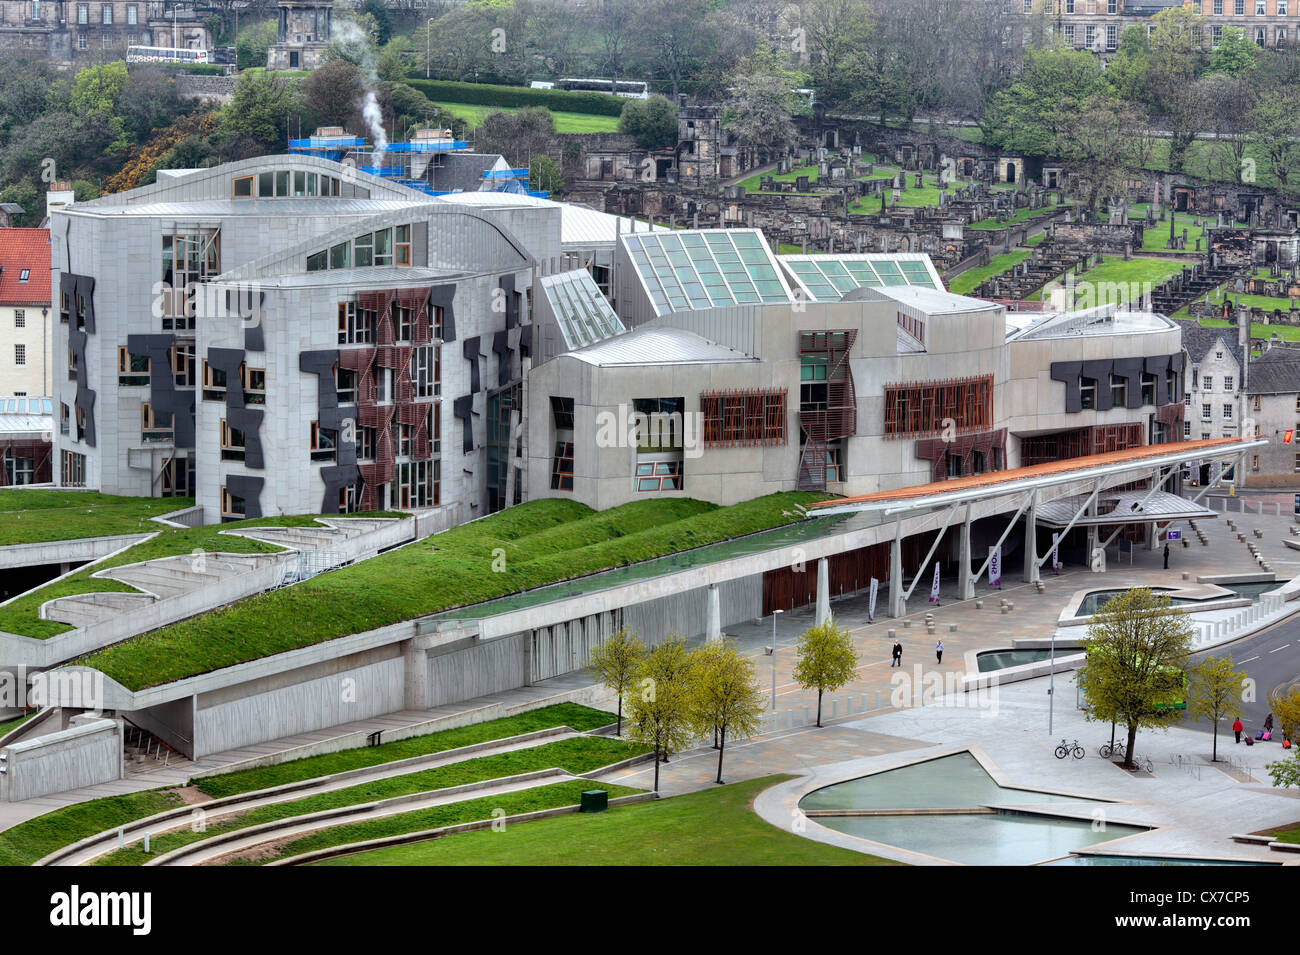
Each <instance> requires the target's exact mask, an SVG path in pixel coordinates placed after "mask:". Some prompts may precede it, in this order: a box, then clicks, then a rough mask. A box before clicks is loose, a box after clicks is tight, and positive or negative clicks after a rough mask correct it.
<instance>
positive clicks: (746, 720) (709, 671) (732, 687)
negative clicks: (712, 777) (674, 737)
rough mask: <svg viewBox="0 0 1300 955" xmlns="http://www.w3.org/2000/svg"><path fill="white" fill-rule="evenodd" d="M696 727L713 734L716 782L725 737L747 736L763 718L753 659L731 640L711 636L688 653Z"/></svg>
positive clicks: (701, 731) (758, 725) (761, 694)
mask: <svg viewBox="0 0 1300 955" xmlns="http://www.w3.org/2000/svg"><path fill="white" fill-rule="evenodd" d="M691 657H692V662H693V664H694V666H693V670H692V678H693V679H692V689H693V691H694V692H693V700H692V703H693V710H694V720H695V726H696V729H697V730H698V731H699V732H700V734H701V735H708V734H710V733H711V734H712V735H713V737H714V740H715V741H716V742H715V744H714V745H715V746H716V747H717V749H718V775H717V780H716V781H717V782H718V783H721V782H722V758H723V755H724V753H725V752H726V749H727V737H728V735H731V736H733V737H740V738H741V739H748V738H749V737H751V736H753V735H754V734H755V733H757V732H758V729H759V727H760V726H761V725H762V721H763V710H764V700H763V693H762V691H761V690H759V688H758V686H757V684H756V683H755V679H754V663H753V661H752V660H750V659H749V658H748V657H745V656H742V655H741V653H740V648H739V647H738V646H737V645H736V643H735V642H734V641H731V640H711V641H709V642H707V643H705V644H704V646H702V647H700V648H699V649H698V650H696V651H695V652H694V653H692V654H691Z"/></svg>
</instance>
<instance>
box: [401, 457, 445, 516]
mask: <svg viewBox="0 0 1300 955" xmlns="http://www.w3.org/2000/svg"><path fill="white" fill-rule="evenodd" d="M393 472H394V477H393V487H392V500H393V504H394V506H396V507H402V508H413V507H436V506H437V505H438V504H439V503H440V490H439V483H440V481H439V475H440V474H441V469H440V467H439V462H437V461H411V462H403V463H401V464H397V465H395V466H394V469H393Z"/></svg>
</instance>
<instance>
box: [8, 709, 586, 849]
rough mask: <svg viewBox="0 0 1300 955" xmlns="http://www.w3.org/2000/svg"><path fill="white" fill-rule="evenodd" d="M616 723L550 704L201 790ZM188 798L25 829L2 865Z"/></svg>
mask: <svg viewBox="0 0 1300 955" xmlns="http://www.w3.org/2000/svg"><path fill="white" fill-rule="evenodd" d="M611 719H612V717H611V716H610V715H609V714H608V713H602V712H601V711H599V710H592V709H589V708H588V707H582V706H576V705H575V704H571V703H564V704H559V705H557V706H547V707H542V708H540V709H536V710H529V711H528V712H525V713H518V714H516V715H514V716H507V717H503V718H502V719H496V720H487V721H485V722H482V723H475V724H473V725H471V726H463V727H459V728H457V729H450V730H441V731H439V732H436V733H426V734H425V735H423V736H413V737H411V738H410V739H405V740H398V741H397V742H394V743H384V744H383V745H380V746H364V747H358V748H356V749H348V750H341V751H340V752H337V753H328V754H325V755H322V756H313V757H309V758H307V759H300V760H294V761H292V762H288V763H282V764H280V765H279V766H264V767H257V768H254V769H248V770H237V771H235V772H231V773H224V774H220V775H216V776H206V777H204V778H203V779H201V780H197V781H195V784H196V785H197V786H198V787H199V788H200V789H201V790H202V791H203V792H205V793H207V794H208V795H211V796H214V797H215V796H234V795H238V794H239V793H246V792H254V791H256V790H258V789H264V788H266V787H268V786H276V785H280V784H283V783H287V782H294V781H297V780H301V779H311V778H314V777H315V776H317V775H327V774H329V773H334V772H341V771H342V770H344V769H356V768H358V767H361V766H373V765H377V764H378V763H383V762H391V761H393V760H396V759H406V758H407V757H408V756H419V755H423V754H425V753H437V752H443V751H445V750H449V749H455V748H456V747H458V746H468V745H470V744H471V743H481V742H486V741H488V740H494V739H505V738H506V737H508V736H518V735H519V734H521V733H529V732H532V731H534V730H539V729H547V728H549V727H552V726H564V725H568V726H571V727H573V728H574V729H578V730H581V729H587V728H591V725H592V724H594V725H596V726H600V725H604V724H607V723H609V722H610V720H611ZM181 804H182V803H181V797H180V796H179V795H177V793H176V791H175V790H174V789H171V788H167V789H150V790H145V791H143V792H138V793H129V794H127V795H124V796H109V797H106V798H103V799H92V800H88V801H87V802H81V803H76V804H74V805H71V806H65V807H63V808H60V809H54V810H51V811H50V812H47V813H45V814H44V815H41V816H37V817H36V818H35V819H29V820H27V821H26V822H22V823H19V824H18V825H16V826H13V827H12V828H9V829H6V830H4V831H3V832H0V865H30V864H31V863H33V862H35V861H36V860H37V859H40V858H42V857H44V856H46V855H49V854H50V853H51V852H53V851H54V850H56V849H59V848H62V847H63V846H68V845H71V844H72V843H74V842H77V841H79V840H81V839H85V838H86V837H88V836H93V835H95V834H96V833H99V832H103V831H105V830H106V829H114V828H116V827H118V826H121V825H125V824H126V823H129V822H134V821H135V820H137V819H143V818H145V817H146V816H152V815H154V814H155V813H159V812H164V811H166V810H168V809H175V808H176V807H178V806H180V805H181Z"/></svg>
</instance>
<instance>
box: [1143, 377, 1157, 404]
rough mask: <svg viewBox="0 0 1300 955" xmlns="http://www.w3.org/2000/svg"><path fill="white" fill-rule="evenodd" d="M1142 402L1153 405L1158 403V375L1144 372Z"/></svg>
mask: <svg viewBox="0 0 1300 955" xmlns="http://www.w3.org/2000/svg"><path fill="white" fill-rule="evenodd" d="M1142 403H1143V404H1144V405H1153V404H1155V403H1156V376H1155V375H1147V374H1144V375H1143V376H1142Z"/></svg>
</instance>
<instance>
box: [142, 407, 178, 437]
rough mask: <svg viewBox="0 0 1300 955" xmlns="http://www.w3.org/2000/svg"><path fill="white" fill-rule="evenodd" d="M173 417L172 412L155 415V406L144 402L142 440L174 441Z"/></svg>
mask: <svg viewBox="0 0 1300 955" xmlns="http://www.w3.org/2000/svg"><path fill="white" fill-rule="evenodd" d="M172 421H173V416H172V415H171V413H170V412H164V413H162V414H159V415H155V414H154V410H153V405H152V404H150V403H149V402H147V401H146V402H143V403H142V404H141V405H140V438H141V440H143V441H170V440H172Z"/></svg>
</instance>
